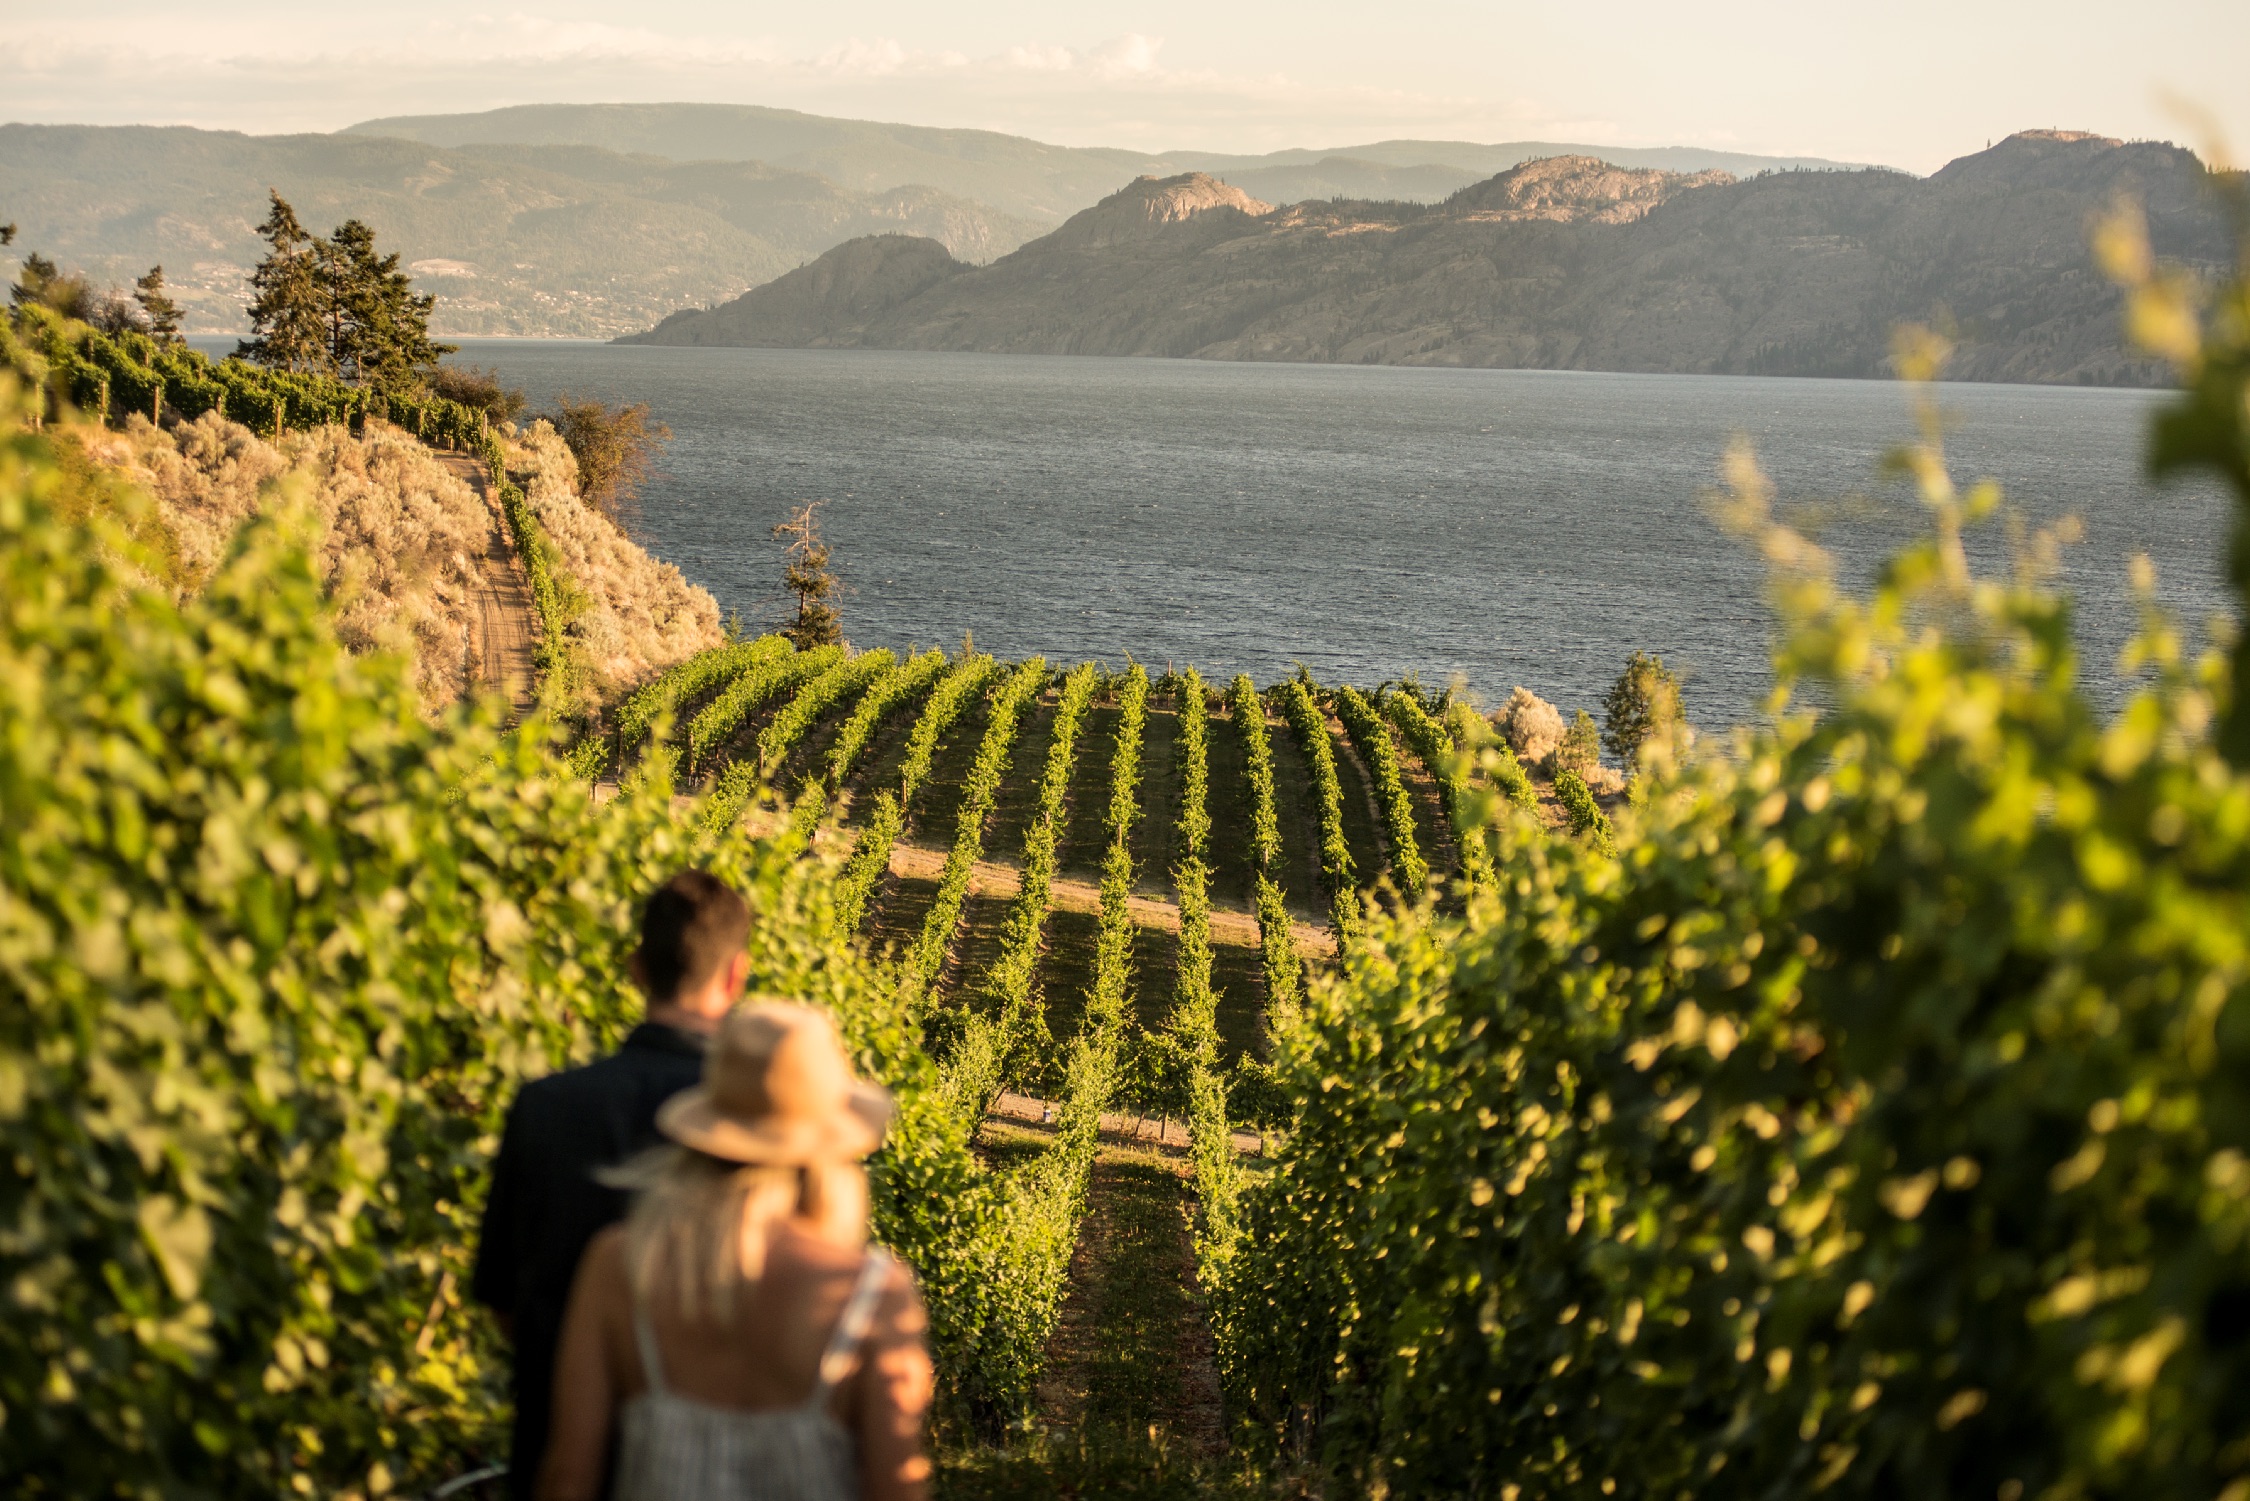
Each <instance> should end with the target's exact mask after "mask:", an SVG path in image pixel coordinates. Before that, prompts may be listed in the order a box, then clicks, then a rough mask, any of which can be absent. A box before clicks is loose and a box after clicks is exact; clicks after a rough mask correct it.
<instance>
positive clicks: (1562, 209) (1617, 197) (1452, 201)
mask: <svg viewBox="0 0 2250 1501" xmlns="http://www.w3.org/2000/svg"><path fill="white" fill-rule="evenodd" d="M1733 181H1734V178H1733V176H1732V175H1731V174H1729V173H1726V172H1697V173H1694V174H1692V175H1690V174H1686V173H1680V172H1652V171H1645V170H1644V171H1633V170H1631V169H1628V168H1625V167H1613V166H1611V165H1610V164H1609V163H1608V162H1605V161H1602V160H1600V159H1598V158H1596V157H1591V156H1551V157H1548V158H1547V159H1545V160H1544V161H1536V162H1525V163H1524V164H1523V165H1522V166H1520V167H1516V168H1513V169H1511V170H1509V171H1506V172H1503V173H1501V174H1500V175H1499V176H1498V177H1494V178H1491V179H1489V180H1488V181H1485V182H1480V183H1476V184H1473V185H1472V186H1470V187H1466V188H1463V189H1462V190H1461V191H1460V192H1458V193H1455V194H1454V195H1453V196H1452V197H1450V198H1448V199H1446V200H1445V207H1446V208H1447V209H1448V210H1450V211H1451V212H1453V213H1454V214H1456V215H1459V216H1460V217H1462V218H1464V219H1466V220H1468V221H1470V222H1472V223H1479V222H1481V223H1499V222H1506V221H1511V220H1523V219H1548V220H1552V221H1554V222H1556V223H1558V224H1579V223H1588V224H1630V223H1632V222H1633V221H1634V220H1635V219H1642V218H1646V217H1647V216H1648V213H1649V211H1650V210H1651V209H1653V208H1655V207H1656V206H1657V205H1658V204H1660V203H1662V202H1664V201H1665V200H1666V199H1667V198H1672V197H1676V196H1677V195H1679V194H1680V193H1683V192H1686V191H1688V190H1689V189H1691V188H1709V187H1717V186H1718V185H1719V184H1721V183H1728V182H1733Z"/></svg>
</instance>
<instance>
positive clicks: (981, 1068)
mask: <svg viewBox="0 0 2250 1501" xmlns="http://www.w3.org/2000/svg"><path fill="white" fill-rule="evenodd" d="M1100 677H1101V674H1100V671H1099V669H1097V668H1096V667H1095V666H1094V664H1093V663H1091V662H1081V663H1080V664H1079V665H1078V666H1076V667H1074V668H1072V669H1071V671H1070V673H1069V675H1068V676H1067V677H1065V678H1064V679H1063V685H1062V694H1061V697H1060V699H1059V700H1058V701H1057V703H1056V705H1055V728H1054V735H1053V738H1052V739H1051V740H1049V742H1048V744H1047V765H1046V769H1045V770H1044V771H1043V772H1042V773H1041V775H1040V778H1039V804H1038V807H1037V809H1036V810H1035V811H1034V812H1033V813H1032V817H1031V828H1030V830H1029V832H1028V833H1026V834H1025V836H1024V849H1023V877H1022V881H1021V884H1020V885H1019V886H1018V887H1017V889H1016V897H1015V900H1014V901H1013V902H1012V903H1010V904H1009V907H1008V916H1007V920H1006V921H1005V922H1004V923H1003V924H1002V926H1001V929H1000V952H999V955H998V957H996V958H995V959H994V960H993V961H992V968H991V969H990V970H989V971H988V972H987V973H986V975H985V980H984V996H983V1000H982V1002H981V1004H980V1005H979V1007H978V1008H977V1010H976V1012H975V1013H974V1014H973V1015H971V1016H970V1017H969V1018H968V1019H967V1025H966V1027H965V1029H964V1031H963V1034H962V1036H961V1038H960V1040H959V1041H958V1042H957V1043H956V1045H955V1046H954V1049H953V1054H952V1057H951V1058H950V1059H949V1060H948V1063H947V1079H948V1086H949V1088H952V1089H953V1090H955V1091H956V1092H957V1094H958V1101H957V1103H958V1105H959V1107H960V1108H961V1109H963V1110H970V1109H977V1110H981V1108H982V1104H983V1102H985V1101H987V1100H990V1099H991V1098H992V1096H993V1093H994V1091H996V1090H997V1089H998V1088H999V1087H1000V1081H1001V1078H1002V1076H1003V1073H1004V1071H1005V1069H1006V1067H1007V1063H1008V1060H1009V1058H1010V1057H1011V1056H1012V1055H1014V1054H1016V1053H1017V1052H1018V1049H1019V1044H1020V1043H1024V1042H1028V1043H1029V1045H1030V1046H1031V1048H1032V1049H1033V1050H1035V1051H1037V1052H1038V1053H1039V1055H1040V1056H1042V1057H1044V1056H1045V1054H1046V1051H1047V1048H1048V1047H1049V1046H1051V1044H1052V1043H1053V1041H1054V1038H1053V1035H1052V1034H1051V1033H1050V1032H1049V1031H1048V1029H1047V1024H1046V1018H1045V1016H1044V1015H1042V1014H1039V1013H1036V1012H1035V1011H1034V1010H1033V1006H1032V1001H1033V993H1032V992H1033V985H1034V983H1035V981H1036V980H1037V978H1038V971H1039V954H1040V940H1041V937H1042V935H1043V934H1044V933H1045V932H1046V927H1047V907H1048V902H1049V899H1050V897H1051V896H1052V894H1053V889H1054V879H1055V852H1056V846H1057V845H1058V844H1059V843H1060V842H1061V839H1062V835H1063V830H1064V827H1065V825H1066V823H1067V822H1068V820H1069V816H1070V810H1069V807H1068V805H1067V801H1066V795H1067V794H1068V792H1069V790H1070V778H1071V773H1072V771H1073V769H1074V768H1075V767H1076V766H1077V764H1078V734H1079V730H1080V728H1081V727H1082V725H1083V723H1084V721H1085V718H1086V708H1087V705H1088V704H1090V703H1091V702H1092V701H1093V697H1094V689H1095V688H1096V686H1098V684H1099V682H1100Z"/></svg>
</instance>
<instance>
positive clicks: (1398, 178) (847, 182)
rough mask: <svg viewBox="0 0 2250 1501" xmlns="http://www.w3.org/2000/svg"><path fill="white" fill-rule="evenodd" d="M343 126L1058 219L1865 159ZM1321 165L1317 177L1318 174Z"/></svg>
mask: <svg viewBox="0 0 2250 1501" xmlns="http://www.w3.org/2000/svg"><path fill="white" fill-rule="evenodd" d="M341 133H342V134H360V135H389V136H393V137H397V138H400V139H406V140H422V141H428V142H430V143H432V144H436V145H465V144H469V143H473V142H489V143H498V142H502V141H508V142H514V143H518V144H522V143H546V144H563V143H578V144H587V145H596V146H603V147H605V148H607V149H610V150H617V151H626V150H631V151H638V152H643V153H646V154H649V155H655V156H669V157H672V158H674V159H677V160H700V159H740V160H756V161H763V162H769V163H772V164H774V165H776V166H782V167H791V168H795V169H797V170H801V171H809V172H817V173H819V174H820V175H821V176H824V177H827V178H830V179H831V180H833V181H835V182H837V183H839V184H842V185H843V186H845V187H848V188H852V189H855V190H858V191H875V190H879V189H880V188H883V187H895V186H898V185H900V184H902V183H907V182H916V183H923V184H926V185H929V186H932V187H936V188H940V189H942V190H944V191H946V192H950V193H956V194H959V195H961V196H964V197H969V198H973V199H975V200H976V201H978V202H980V203H986V204H990V205H991V206H992V207H994V208H995V209H998V210H1001V211H1003V212H1007V213H1011V214H1017V215H1020V216H1022V217H1025V218H1028V219H1032V220H1035V221H1038V222H1043V223H1050V224H1059V223H1061V222H1062V221H1063V220H1064V219H1066V218H1068V217H1069V216H1070V215H1071V214H1073V213H1076V212H1077V211H1078V210H1079V209H1081V208H1086V207H1089V206H1091V205H1092V204H1093V203H1095V202H1097V201H1098V200H1099V199H1100V198H1101V197H1103V196H1104V195H1106V194H1107V193H1109V192H1110V191H1111V190H1112V189H1114V188H1115V187H1116V186H1117V184H1118V183H1119V182H1121V181H1124V180H1126V179H1129V178H1132V177H1136V176H1142V175H1148V176H1156V177H1165V176H1171V175H1176V174H1178V173H1181V172H1190V171H1201V172H1207V173H1209V174H1211V175H1212V176H1215V177H1219V178H1222V179H1224V180H1225V181H1227V182H1228V183H1230V184H1232V185H1233V186H1235V187H1239V188H1241V189H1242V190H1243V191H1244V192H1246V193H1248V194H1250V195H1251V196H1252V197H1255V198H1260V199H1263V200H1265V201H1267V202H1289V201H1296V200H1299V199H1302V198H1312V197H1330V196H1335V195H1337V194H1341V195H1342V196H1345V197H1400V196H1404V197H1407V198H1409V199H1411V200H1414V201H1435V200H1436V199H1439V198H1443V197H1444V196H1445V195H1446V194H1447V193H1450V192H1453V191H1454V190H1456V189H1458V188H1461V187H1465V186H1467V185H1468V184H1470V183H1472V182H1475V181H1478V180H1480V179H1483V178H1485V177H1489V176H1491V175H1492V174H1493V173H1494V172H1498V171H1503V170H1505V169H1506V168H1508V167H1512V166H1517V165H1520V164H1521V163H1522V162H1525V161H1528V160H1532V159H1535V158H1538V157H1547V156H1560V155H1574V154H1575V155H1593V156H1599V157H1601V158H1602V159H1604V160H1606V161H1611V162H1614V163H1616V164H1617V165H1619V166H1624V167H1656V168H1661V169H1665V170H1689V171H1701V170H1706V169H1710V168H1717V169H1720V170H1725V171H1730V172H1733V173H1734V174H1735V175H1737V176H1745V175H1749V174H1751V173H1754V172H1758V171H1762V170H1763V171H1785V170H1821V171H1854V170H1859V169H1860V168H1862V167H1864V166H1865V165H1867V164H1865V163H1853V162H1836V161H1829V160H1827V159H1825V158H1821V157H1806V156H1758V155H1752V154H1748V153H1744V152H1730V151H1716V150H1709V149H1706V148H1702V147H1695V146H1657V147H1629V146H1628V147H1607V146H1595V145H1588V144H1585V143H1572V142H1556V141H1513V142H1494V143H1480V142H1475V141H1416V140H1404V139H1396V140H1385V141H1371V142H1366V143H1363V144H1360V145H1343V146H1332V147H1324V148H1305V147H1296V148H1290V149H1288V150H1284V151H1276V152H1269V153H1265V154H1263V155H1256V154H1244V153H1230V152H1212V151H1191V150H1175V151H1160V152H1141V151H1129V150H1125V149H1123V148H1119V147H1107V146H1057V145H1052V144H1050V143H1048V142H1045V141H1038V140H1034V139H1032V138H1031V137H1028V136H1015V135H1008V134H1006V133H1004V132H1001V131H992V130H972V129H960V128H951V127H943V126H928V125H904V124H895V123H890V122H885V121H877V120H850V119H843V118H840V117H835V116H828V115H812V114H807V113H805V112H803V111H800V110H785V109H776V108H773V107H771V106H766V105H749V104H740V105H728V104H694V103H686V102H681V103H667V104H523V105H510V106H506V107H504V108H501V109H496V110H486V111H480V112H476V113H467V114H451V115H393V116H385V117H382V118H378V119H374V120H363V121H361V122H359V123H358V124H355V125H350V126H346V127H345V129H344V131H343V132H341ZM1323 170H1325V172H1326V176H1323V175H1322V172H1323Z"/></svg>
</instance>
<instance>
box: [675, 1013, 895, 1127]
mask: <svg viewBox="0 0 2250 1501" xmlns="http://www.w3.org/2000/svg"><path fill="white" fill-rule="evenodd" d="M890 1118H891V1096H890V1091H888V1090H886V1089H883V1088H881V1087H880V1086H878V1085H874V1084H869V1083H866V1082H864V1081H862V1080H860V1079H856V1078H854V1077H852V1065H851V1060H850V1059H849V1058H847V1057H846V1056H845V1055H844V1045H843V1042H842V1040H841V1039H840V1038H838V1037H837V1035H836V1024H835V1023H834V1022H832V1021H830V1020H829V1019H828V1013H826V1012H825V1011H819V1010H816V1009H814V1008H813V1007H811V1006H798V1005H793V1004H791V1003H789V1002H787V1001H777V1000H773V999H770V998H768V997H763V996H760V997H753V998H752V999H751V1000H750V1001H748V1002H747V1003H745V1004H744V1005H742V1006H740V1007H738V1008H736V1009H735V1010H734V1011H733V1012H732V1013H731V1014H730V1015H729V1016H728V1017H727V1019H726V1020H725V1021H724V1022H722V1023H720V1024H719V1034H718V1036H717V1037H715V1038H713V1039H712V1042H711V1053H710V1057H709V1058H708V1059H707V1060H705V1062H704V1065H703V1082H702V1083H701V1084H698V1085H696V1086H695V1087H694V1088H692V1089H685V1090H682V1091H681V1092H680V1093H678V1094H676V1095H674V1096H672V1098H670V1099H669V1100H666V1101H665V1102H664V1104H663V1106H662V1108H660V1109H659V1110H658V1111H657V1112H656V1128H657V1129H658V1130H659V1131H662V1132H663V1133H664V1134H665V1135H666V1136H669V1137H671V1138H672V1140H674V1141H676V1142H678V1143H679V1144H680V1145H682V1146H684V1147H692V1148H694V1149H695V1150H696V1151H698V1152H702V1153H704V1154H705V1155H707V1156H711V1157H718V1158H722V1159H724V1160H726V1161H728V1162H752V1163H769V1164H772V1165H775V1166H801V1165H803V1164H805V1163H812V1162H846V1161H851V1160H854V1159H856V1158H860V1157H865V1156H866V1155H867V1154H868V1153H870V1152H872V1151H874V1150H875V1149H876V1148H877V1147H879V1146H881V1145H882V1144H883V1128H884V1127H885V1126H886V1125H888V1124H889V1123H890Z"/></svg>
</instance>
